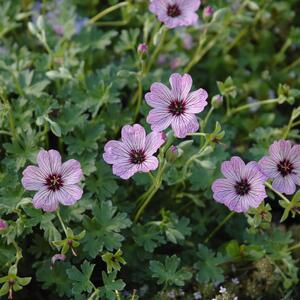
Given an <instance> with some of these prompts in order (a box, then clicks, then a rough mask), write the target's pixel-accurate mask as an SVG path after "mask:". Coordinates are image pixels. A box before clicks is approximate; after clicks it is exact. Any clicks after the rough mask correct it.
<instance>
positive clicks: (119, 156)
mask: <svg viewBox="0 0 300 300" xmlns="http://www.w3.org/2000/svg"><path fill="white" fill-rule="evenodd" d="M104 151H105V152H104V154H103V159H104V161H105V162H107V163H108V164H114V163H116V162H118V161H120V160H121V161H123V160H124V159H127V160H128V159H129V158H130V149H129V147H128V146H127V145H126V144H124V143H123V142H120V141H109V142H107V143H106V144H105V146H104Z"/></svg>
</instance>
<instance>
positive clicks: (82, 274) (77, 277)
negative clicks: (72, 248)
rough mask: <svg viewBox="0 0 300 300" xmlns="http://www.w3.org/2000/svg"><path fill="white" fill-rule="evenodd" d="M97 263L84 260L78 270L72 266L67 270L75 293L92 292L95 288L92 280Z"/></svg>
mask: <svg viewBox="0 0 300 300" xmlns="http://www.w3.org/2000/svg"><path fill="white" fill-rule="evenodd" d="M94 267H95V265H94V264H90V263H89V262H88V261H86V260H85V261H84V262H83V264H82V265H81V267H80V269H81V270H78V269H77V268H76V267H74V266H72V267H71V268H70V269H68V270H67V275H68V278H69V279H70V280H71V281H72V292H73V293H74V294H75V295H78V294H81V293H83V292H88V293H90V292H91V291H92V290H93V284H92V282H91V281H90V278H91V276H92V273H93V270H94Z"/></svg>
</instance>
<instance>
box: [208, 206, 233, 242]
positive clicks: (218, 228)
mask: <svg viewBox="0 0 300 300" xmlns="http://www.w3.org/2000/svg"><path fill="white" fill-rule="evenodd" d="M234 213H235V212H234V211H231V212H230V213H229V214H228V215H227V216H226V217H225V218H224V219H223V221H222V222H221V223H219V225H218V226H217V227H215V228H214V230H213V231H212V232H211V233H210V234H209V236H208V237H207V238H206V239H205V241H204V243H205V244H206V243H208V242H209V240H210V239H211V238H212V237H213V236H214V235H215V234H216V233H217V232H218V231H219V230H220V229H221V228H222V227H223V226H224V225H225V223H226V222H227V221H228V220H230V219H231V217H232V216H233V215H234Z"/></svg>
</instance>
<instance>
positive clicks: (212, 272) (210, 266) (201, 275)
mask: <svg viewBox="0 0 300 300" xmlns="http://www.w3.org/2000/svg"><path fill="white" fill-rule="evenodd" d="M197 257H198V262H197V263H195V265H194V267H195V268H196V269H197V270H198V272H197V275H196V279H197V281H198V282H209V281H213V282H214V281H218V282H223V281H224V271H223V269H222V267H221V265H222V264H223V263H224V262H226V257H224V256H223V255H222V254H221V253H216V254H215V253H214V251H212V250H211V249H209V248H207V247H206V246H204V245H202V244H199V245H198V251H197Z"/></svg>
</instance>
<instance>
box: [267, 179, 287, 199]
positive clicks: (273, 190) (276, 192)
mask: <svg viewBox="0 0 300 300" xmlns="http://www.w3.org/2000/svg"><path fill="white" fill-rule="evenodd" d="M265 186H266V187H267V188H268V189H270V190H271V191H272V192H274V193H275V194H276V195H278V196H279V197H280V198H281V199H282V200H283V201H285V202H286V203H288V204H290V201H289V199H288V198H286V197H285V196H284V195H283V194H281V193H280V192H278V191H277V190H275V189H274V188H273V187H272V185H271V184H270V183H269V182H267V181H266V182H265Z"/></svg>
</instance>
